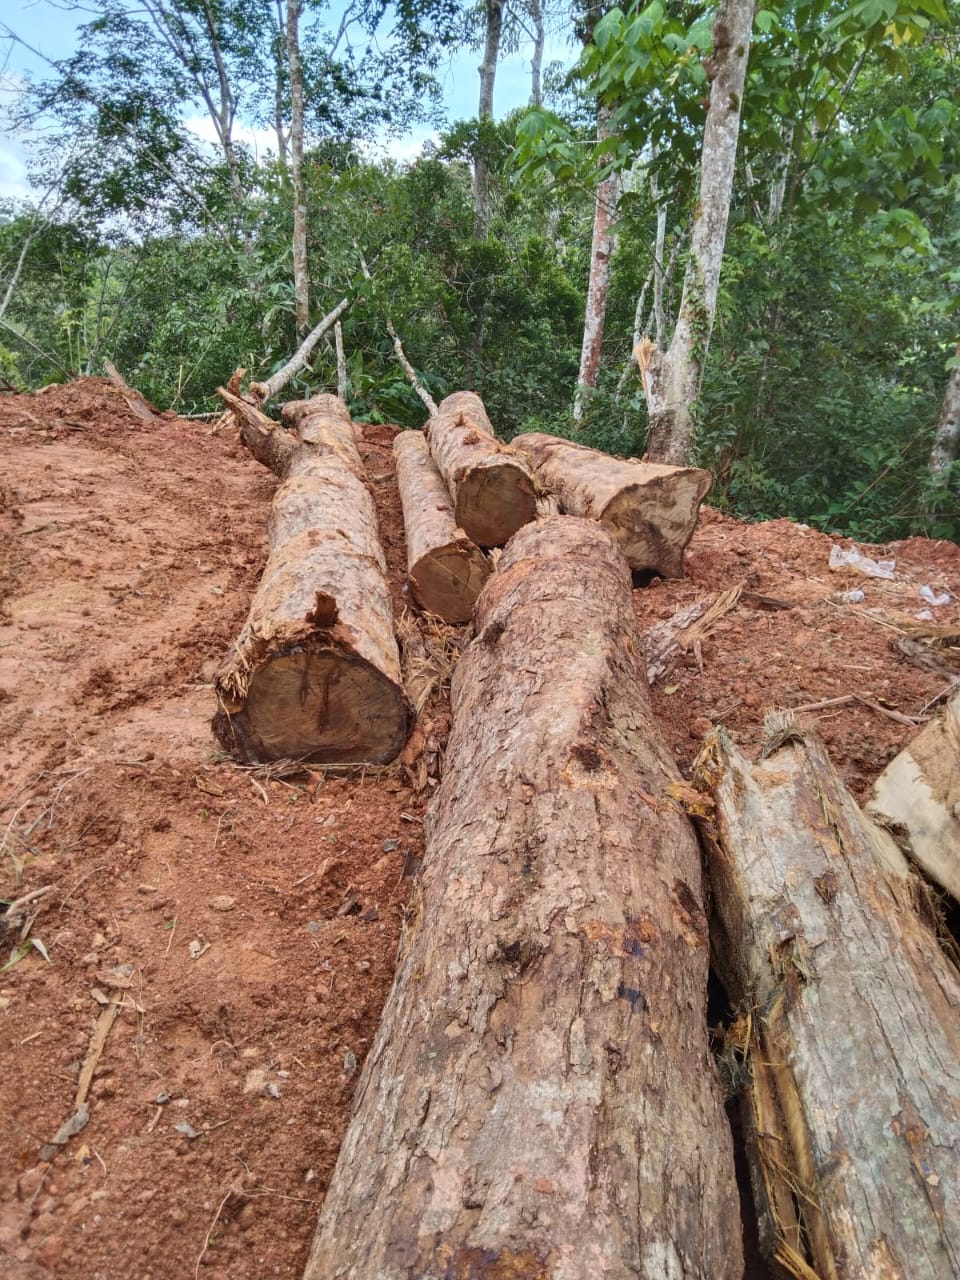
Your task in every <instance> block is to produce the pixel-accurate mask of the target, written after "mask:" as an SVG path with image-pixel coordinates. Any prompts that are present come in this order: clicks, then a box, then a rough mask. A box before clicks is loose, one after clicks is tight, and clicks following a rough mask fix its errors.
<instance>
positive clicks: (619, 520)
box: [513, 432, 710, 578]
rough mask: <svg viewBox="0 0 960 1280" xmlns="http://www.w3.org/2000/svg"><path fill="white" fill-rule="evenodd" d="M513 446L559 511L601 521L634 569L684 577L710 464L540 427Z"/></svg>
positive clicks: (704, 493)
mask: <svg viewBox="0 0 960 1280" xmlns="http://www.w3.org/2000/svg"><path fill="white" fill-rule="evenodd" d="M513 448H514V449H516V450H518V451H519V452H520V453H522V454H525V455H526V456H527V458H529V460H530V462H531V463H532V464H533V466H534V467H535V469H536V474H537V480H538V482H539V484H540V485H541V486H542V487H543V488H544V489H547V490H549V491H550V492H551V493H553V494H555V495H556V496H557V497H558V499H559V501H560V508H561V510H562V511H564V512H566V514H568V515H573V516H584V517H587V518H588V519H593V520H599V521H600V523H601V524H602V525H603V526H604V528H605V529H607V530H608V531H609V532H610V533H611V534H612V535H613V537H614V538H615V539H616V541H617V545H618V546H619V547H620V550H621V551H622V552H623V555H624V556H625V558H626V560H627V563H628V564H629V565H630V568H631V569H639V570H650V571H653V572H655V573H658V574H660V575H661V576H662V577H664V578H681V577H683V553H684V550H685V549H686V546H687V544H688V543H689V541H690V539H691V538H692V537H693V532H694V530H695V529H696V526H697V516H698V513H699V510H700V503H701V502H702V501H703V499H704V498H705V497H706V495H707V493H708V492H709V490H710V473H709V471H703V470H701V469H700V468H699V467H666V466H660V465H658V464H655V463H652V462H637V461H635V460H633V459H630V460H627V461H624V460H623V459H619V458H613V457H611V456H610V455H609V454H606V453H601V452H599V450H597V449H589V448H587V447H586V445H581V444H574V443H573V442H572V441H570V440H562V439H560V438H559V437H558V436H550V435H543V434H541V433H539V432H528V433H525V434H523V435H519V436H516V437H515V439H514V441H513Z"/></svg>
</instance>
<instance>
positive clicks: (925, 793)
mask: <svg viewBox="0 0 960 1280" xmlns="http://www.w3.org/2000/svg"><path fill="white" fill-rule="evenodd" d="M866 812H867V814H868V816H869V817H871V818H872V819H873V821H874V822H876V823H878V824H879V825H880V826H882V827H885V828H886V829H887V830H888V831H890V833H891V834H892V835H893V838H894V839H895V840H896V842H897V844H898V845H899V846H900V848H901V849H902V850H903V852H904V853H905V854H906V855H907V857H908V858H911V859H912V860H913V861H914V862H915V863H916V864H917V866H919V867H920V868H921V869H922V870H923V872H924V873H925V874H926V875H927V876H929V877H930V879H931V880H933V881H934V882H935V883H936V884H938V885H940V887H941V888H943V889H946V891H947V893H949V894H951V896H952V897H953V898H954V899H955V900H956V901H957V902H960V692H958V693H955V694H954V696H953V698H952V699H951V701H950V702H949V703H947V705H946V706H945V707H944V709H943V711H942V712H941V713H940V715H938V716H937V718H936V719H935V720H931V721H930V723H929V724H926V725H924V727H923V728H922V729H921V730H920V732H919V733H918V734H917V735H916V737H915V738H913V739H912V741H910V742H908V743H907V745H906V746H905V747H904V749H903V750H902V751H901V752H900V754H899V755H898V756H895V757H894V759H893V760H891V761H890V763H889V764H888V765H887V767H886V769H884V771H883V773H881V775H880V777H879V778H877V780H876V782H875V783H874V784H873V790H872V792H871V795H870V799H869V800H868V801H867V805H866Z"/></svg>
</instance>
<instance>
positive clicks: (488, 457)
mask: <svg viewBox="0 0 960 1280" xmlns="http://www.w3.org/2000/svg"><path fill="white" fill-rule="evenodd" d="M425 430H426V433H427V440H428V441H429V443H430V452H431V453H432V454H433V460H434V462H435V463H436V464H437V469H438V470H439V472H440V474H441V475H442V476H443V478H444V480H445V481H446V485H447V488H448V489H449V490H450V495H451V497H452V498H453V501H454V511H455V515H456V521H457V524H458V525H459V526H460V528H461V529H463V530H464V531H465V532H466V534H467V536H468V537H470V538H472V539H473V541H474V542H475V543H476V544H477V545H478V546H480V547H501V546H503V544H504V543H505V542H506V541H507V539H508V538H510V537H512V536H513V534H515V533H516V531H517V530H518V529H519V528H520V527H521V526H522V525H525V524H527V523H528V522H529V521H530V520H533V519H535V518H536V514H537V494H536V486H535V484H534V481H533V474H532V472H531V470H530V464H529V463H528V462H527V460H526V458H525V457H524V456H523V454H521V453H518V452H517V451H516V450H515V449H512V448H510V446H509V445H505V444H501V443H500V441H499V440H498V439H497V438H496V436H495V435H494V433H493V427H492V426H491V425H490V419H489V418H488V417H487V414H486V410H485V409H484V407H483V404H482V402H481V400H480V397H479V396H477V395H475V394H474V393H473V392H472V391H455V392H454V393H453V395H450V396H447V398H446V400H444V401H443V402H442V403H441V405H440V408H439V411H438V412H437V414H436V415H435V416H434V417H431V419H430V421H429V422H428V423H427V425H426V428H425Z"/></svg>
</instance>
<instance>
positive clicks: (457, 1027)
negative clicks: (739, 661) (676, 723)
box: [305, 516, 742, 1280]
mask: <svg viewBox="0 0 960 1280" xmlns="http://www.w3.org/2000/svg"><path fill="white" fill-rule="evenodd" d="M476 624H477V631H478V634H477V638H476V640H475V641H474V642H473V644H472V645H471V647H470V648H469V649H468V650H467V652H466V654H465V656H464V657H463V659H462V660H461V662H460V664H459V666H458V668H457V670H456V672H455V675H454V680H453V691H452V703H453V717H454V719H453V729H452V733H451V737H450V741H449V745H448V748H447V752H446V758H445V767H444V777H443V781H442V783H441V786H440V788H439V790H438V793H437V796H436V798H435V800H434V803H433V804H432V806H431V809H430V811H429V814H428V822H427V826H426V857H425V861H424V867H423V871H422V873H421V883H420V885H419V891H418V898H417V900H416V901H415V903H414V906H413V909H412V911H411V913H410V918H409V921H408V927H407V932H406V936H405V939H404V942H403V944H402V949H401V957H400V963H399V967H398V971H397V976H396V980H395V983H394V987H393V990H392V992H391V995H390V997H389V998H388V1001H387V1005H386V1008H385V1010H384V1013H383V1018H382V1021H381V1024H380V1028H379V1031H378V1033H377V1036H376V1039H375V1041H374V1044H373V1046H372V1048H371V1050H370V1053H369V1056H368V1058H367V1061H366V1064H365V1066H364V1071H363V1075H362V1077H361V1080H360V1082H359V1085H358V1089H357V1094H356V1099H355V1110H354V1116H353V1120H352V1122H351V1125H350V1128H349V1130H348V1133H347V1135H346V1138H345V1141H344V1143H343V1147H342V1149H341V1153H340V1158H339V1162H338V1164H337V1167H336V1170H335V1172H334V1176H333V1180H332V1182H331V1185H330V1187H329V1190H328V1191H327V1195H326V1199H325V1202H324V1206H323V1210H322V1213H321V1217H320V1222H319V1226H318V1230H317V1235H316V1238H315V1241H314V1245H313V1250H312V1253H311V1256H310V1260H309V1263H308V1265H307V1269H306V1273H305V1274H306V1277H307V1280H332V1278H333V1277H337V1276H341V1277H350V1278H351V1280H374V1278H375V1280H401V1278H402V1280H410V1277H420V1278H427V1277H436V1278H437V1280H439V1278H440V1277H451V1276H455V1277H468V1276H476V1277H481V1276H490V1277H506V1276H510V1277H514V1278H515V1280H523V1278H527V1280H533V1278H536V1280H546V1278H547V1277H550V1278H551V1280H573V1278H577V1280H579V1278H581V1277H582V1278H584V1280H586V1277H590V1278H591V1280H593V1278H594V1277H598V1278H599V1277H611V1278H612V1277H616V1278H618V1280H619V1278H621V1277H622V1278H624V1280H625V1278H626V1277H628V1276H629V1277H634V1278H636V1277H641V1278H643V1277H646V1278H647V1280H663V1278H664V1277H673V1278H685V1280H694V1277H696V1278H697V1280H725V1278H728V1277H729V1280H734V1278H736V1280H739V1277H740V1276H741V1275H742V1259H741V1249H740V1219H739V1203H738V1197H737V1192H736V1188H735V1183H734V1175H733V1163H732V1153H731V1141H730V1133H729V1128H728V1126H727V1124H726V1120H725V1117H724V1113H723V1104H722V1098H721V1094H720V1089H719V1086H718V1080H717V1076H716V1071H715V1067H714V1063H713V1060H712V1058H711V1054H710V1051H709V1046H708V1040H707V1033H706V1026H705V1016H704V1014H705V1001H706V980H707V950H708V948H707V925H706V920H705V917H704V913H703V909H702V907H701V884H700V856H699V849H698V846H697V842H696V839H695V836H694V833H693V831H692V829H691V827H690V826H689V823H688V820H687V819H686V818H685V816H684V815H683V814H682V813H681V812H680V811H679V810H678V808H677V806H676V805H675V804H673V803H672V802H671V801H670V800H669V799H668V798H667V796H666V791H667V788H668V786H669V785H670V784H671V783H672V782H674V781H675V780H676V779H677V776H678V775H677V771H676V766H675V764H674V762H673V759H672V757H671V754H670V752H669V750H668V749H667V747H666V746H665V745H664V744H663V742H662V741H661V739H660V736H659V733H658V731H657V728H656V726H655V724H654V721H653V718H652V714H651V711H650V707H649V704H648V701H647V697H646V694H645V683H644V676H643V667H642V660H641V657H640V652H641V651H640V640H639V636H638V634H637V629H636V622H635V619H634V614H633V608H632V602H631V590H630V578H629V574H628V572H627V567H626V565H625V563H624V561H623V559H622V558H621V556H620V555H619V553H618V552H617V550H616V547H615V545H614V543H613V540H612V539H611V538H610V537H609V535H608V534H606V533H605V532H604V531H603V530H602V529H601V528H600V527H599V526H597V525H596V524H593V523H590V522H586V521H581V520H574V519H571V518H569V517H565V516H553V517H550V518H548V519H545V520H542V521H540V522H538V523H537V524H533V525H528V526H527V527H526V528H524V529H522V530H521V531H520V532H519V533H518V534H517V535H516V536H515V537H514V538H513V539H512V541H511V542H510V543H509V545H508V546H507V548H506V550H505V551H504V553H503V556H502V558H501V561H500V565H499V569H498V572H497V574H496V575H495V576H494V577H493V578H491V580H490V582H489V583H488V585H487V587H486V588H485V589H484V591H483V593H482V594H481V597H480V599H479V601H478V604H477V611H476Z"/></svg>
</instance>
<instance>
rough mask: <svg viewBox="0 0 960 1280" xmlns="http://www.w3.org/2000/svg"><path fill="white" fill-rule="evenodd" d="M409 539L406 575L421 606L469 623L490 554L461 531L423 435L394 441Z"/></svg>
mask: <svg viewBox="0 0 960 1280" xmlns="http://www.w3.org/2000/svg"><path fill="white" fill-rule="evenodd" d="M393 452H394V455H395V457H396V460H397V486H398V488H399V489H400V501H401V504H402V506H403V525H404V530H405V532H406V539H407V577H408V579H409V582H410V590H411V592H412V594H413V598H414V600H415V601H416V602H417V605H418V606H419V607H420V608H421V609H424V610H425V611H426V612H427V613H434V614H436V615H437V617H438V618H442V619H443V620H444V622H450V623H460V622H469V621H470V619H471V618H472V617H473V606H474V605H475V604H476V602H477V596H478V595H479V594H480V591H481V589H482V587H483V584H484V583H485V582H486V580H487V578H488V576H489V574H490V565H489V563H488V561H487V558H486V556H484V554H483V552H482V551H481V550H480V548H479V547H478V546H477V545H476V543H474V542H471V540H470V539H469V538H468V537H467V535H466V534H465V533H464V532H463V530H462V529H458V528H457V522H456V519H455V517H454V514H453V502H452V500H451V498H450V494H449V493H448V492H447V486H446V485H445V484H444V483H443V477H442V476H441V474H440V472H439V471H438V470H437V468H436V466H435V464H434V461H433V459H432V458H431V456H430V449H429V446H428V445H427V441H426V437H425V436H424V434H423V432H422V431H401V432H400V434H399V435H398V436H396V437H395V439H394V442H393Z"/></svg>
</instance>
